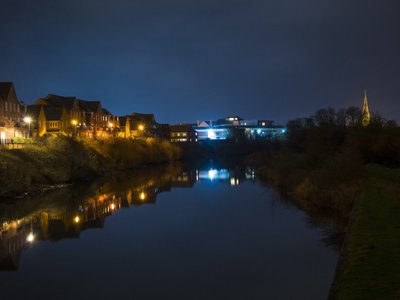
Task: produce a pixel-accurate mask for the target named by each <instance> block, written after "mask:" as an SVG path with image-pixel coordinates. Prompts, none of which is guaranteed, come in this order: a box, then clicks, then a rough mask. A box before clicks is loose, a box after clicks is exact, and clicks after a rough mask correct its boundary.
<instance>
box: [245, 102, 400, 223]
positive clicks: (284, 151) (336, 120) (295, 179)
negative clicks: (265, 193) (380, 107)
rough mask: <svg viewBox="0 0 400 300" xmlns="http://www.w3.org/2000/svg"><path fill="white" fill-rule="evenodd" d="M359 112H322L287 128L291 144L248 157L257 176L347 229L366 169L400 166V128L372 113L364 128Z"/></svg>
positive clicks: (348, 110) (304, 206) (292, 122)
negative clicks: (368, 123) (375, 165)
mask: <svg viewBox="0 0 400 300" xmlns="http://www.w3.org/2000/svg"><path fill="white" fill-rule="evenodd" d="M361 121H362V120H361V112H360V111H359V109H357V108H348V109H342V110H339V111H335V110H333V109H322V110H319V111H317V112H316V113H315V115H314V116H313V117H312V118H308V119H297V120H293V121H290V122H289V123H288V125H287V140H286V141H285V142H282V143H280V145H279V146H278V147H277V146H276V145H275V146H274V147H270V148H268V149H266V150H264V151H262V152H259V153H257V154H254V155H251V156H249V157H248V159H247V162H248V163H251V164H253V165H255V166H256V167H258V174H259V176H260V177H261V178H264V179H265V180H266V181H267V182H269V183H270V184H272V185H273V186H275V187H277V188H278V189H279V190H280V191H281V192H282V193H284V194H286V195H287V196H288V197H289V198H291V199H292V200H293V201H294V202H295V203H296V204H297V205H298V206H300V207H301V208H302V209H304V210H306V211H308V212H313V211H317V212H318V213H319V214H321V213H322V214H324V213H325V214H326V216H327V217H328V218H330V219H333V220H335V221H336V223H337V224H338V225H339V226H340V227H342V228H343V229H345V228H346V226H347V224H348V220H349V217H350V214H351V211H352V208H353V204H354V200H355V199H356V198H357V196H358V195H359V194H360V192H361V189H362V182H363V181H364V180H365V179H366V178H367V175H368V174H367V172H365V169H364V165H365V164H368V163H377V164H382V165H386V166H390V167H397V166H399V165H400V128H399V127H398V126H397V125H396V123H395V122H394V121H386V120H385V119H384V118H382V117H381V116H380V115H378V114H374V115H373V116H372V118H371V123H370V125H369V126H367V127H363V126H362V125H361Z"/></svg>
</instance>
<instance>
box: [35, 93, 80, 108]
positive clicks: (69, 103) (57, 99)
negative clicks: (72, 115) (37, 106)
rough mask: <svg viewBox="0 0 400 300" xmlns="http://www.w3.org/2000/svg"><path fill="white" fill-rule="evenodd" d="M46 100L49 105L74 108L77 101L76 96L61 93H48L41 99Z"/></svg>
mask: <svg viewBox="0 0 400 300" xmlns="http://www.w3.org/2000/svg"><path fill="white" fill-rule="evenodd" d="M39 100H43V101H44V102H46V103H47V104H48V105H53V106H63V107H65V108H67V109H72V108H73V106H74V103H75V101H76V97H73V96H70V97H64V96H59V95H53V94H48V95H47V96H46V97H44V98H42V99H39Z"/></svg>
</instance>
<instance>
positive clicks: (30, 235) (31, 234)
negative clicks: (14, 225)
mask: <svg viewBox="0 0 400 300" xmlns="http://www.w3.org/2000/svg"><path fill="white" fill-rule="evenodd" d="M26 240H27V241H28V242H29V243H32V242H33V241H34V240H35V236H34V235H33V232H31V233H29V234H28V236H27V238H26Z"/></svg>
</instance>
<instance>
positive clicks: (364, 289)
mask: <svg viewBox="0 0 400 300" xmlns="http://www.w3.org/2000/svg"><path fill="white" fill-rule="evenodd" d="M367 170H368V175H369V176H368V180H366V181H365V183H364V185H363V189H362V195H361V199H360V202H359V205H358V208H357V210H356V213H355V217H354V222H353V224H352V227H351V232H350V233H349V236H348V244H347V247H346V249H345V252H344V253H343V254H344V256H343V257H344V258H343V259H344V262H343V263H344V269H343V270H341V278H340V283H339V290H338V291H336V295H337V296H336V299H343V300H351V299H354V300H355V299H365V300H368V299H387V300H390V299H400V285H399V282H400V271H399V270H400V239H399V237H400V218H399V216H400V197H399V194H400V169H395V170H393V169H387V168H384V167H382V166H377V165H370V166H368V167H367Z"/></svg>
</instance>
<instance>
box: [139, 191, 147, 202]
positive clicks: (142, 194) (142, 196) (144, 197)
mask: <svg viewBox="0 0 400 300" xmlns="http://www.w3.org/2000/svg"><path fill="white" fill-rule="evenodd" d="M139 198H140V200H142V201H143V200H145V199H146V194H145V193H144V192H141V193H140V195H139Z"/></svg>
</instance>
